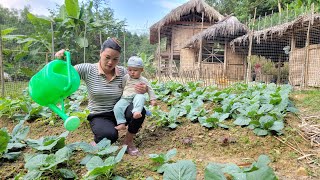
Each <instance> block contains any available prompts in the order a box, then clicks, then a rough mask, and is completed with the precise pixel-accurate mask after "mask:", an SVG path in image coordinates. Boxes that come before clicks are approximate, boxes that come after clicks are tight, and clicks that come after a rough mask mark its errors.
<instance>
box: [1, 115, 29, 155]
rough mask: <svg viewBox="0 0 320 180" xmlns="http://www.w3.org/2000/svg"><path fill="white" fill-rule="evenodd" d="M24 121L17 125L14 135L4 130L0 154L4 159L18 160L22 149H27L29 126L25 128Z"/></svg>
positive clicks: (2, 131)
mask: <svg viewBox="0 0 320 180" xmlns="http://www.w3.org/2000/svg"><path fill="white" fill-rule="evenodd" d="M23 123H24V121H21V122H20V123H19V124H17V125H16V126H15V127H14V128H13V130H12V133H11V134H9V133H8V132H7V130H6V129H5V128H2V129H1V131H0V133H1V136H0V137H1V138H0V142H1V144H2V145H1V146H0V154H1V155H2V158H5V159H9V160H16V159H17V158H18V157H19V155H20V154H21V151H20V150H21V149H22V148H25V147H26V144H25V143H24V140H25V138H26V136H27V134H28V132H29V127H28V126H23Z"/></svg>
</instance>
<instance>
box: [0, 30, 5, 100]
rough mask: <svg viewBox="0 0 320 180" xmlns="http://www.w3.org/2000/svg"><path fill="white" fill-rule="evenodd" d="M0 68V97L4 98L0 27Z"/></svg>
mask: <svg viewBox="0 0 320 180" xmlns="http://www.w3.org/2000/svg"><path fill="white" fill-rule="evenodd" d="M0 68H1V71H0V72H1V97H4V70H3V59H2V36H1V27H0Z"/></svg>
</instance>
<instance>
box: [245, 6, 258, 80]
mask: <svg viewBox="0 0 320 180" xmlns="http://www.w3.org/2000/svg"><path fill="white" fill-rule="evenodd" d="M256 14H257V8H255V10H254V16H253V23H252V24H253V25H254V22H255V19H256ZM253 33H254V30H253V27H252V29H251V30H250V32H249V52H248V59H247V64H248V67H247V77H246V83H248V82H250V81H251V51H252V41H253Z"/></svg>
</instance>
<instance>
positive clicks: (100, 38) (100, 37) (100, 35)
mask: <svg viewBox="0 0 320 180" xmlns="http://www.w3.org/2000/svg"><path fill="white" fill-rule="evenodd" d="M99 40H100V47H101V46H102V34H101V31H99Z"/></svg>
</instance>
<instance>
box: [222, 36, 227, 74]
mask: <svg viewBox="0 0 320 180" xmlns="http://www.w3.org/2000/svg"><path fill="white" fill-rule="evenodd" d="M227 43H228V42H227V40H225V41H224V61H223V78H224V77H225V76H226V71H227V59H228V57H227Z"/></svg>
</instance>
